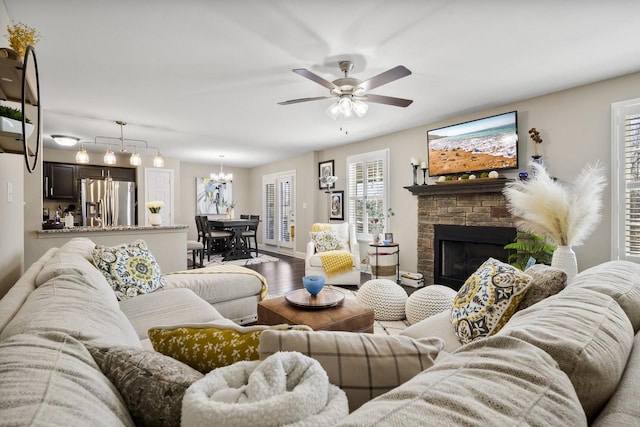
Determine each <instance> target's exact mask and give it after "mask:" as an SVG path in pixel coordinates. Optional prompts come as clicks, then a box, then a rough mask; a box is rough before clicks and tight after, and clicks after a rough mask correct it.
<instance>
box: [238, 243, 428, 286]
mask: <svg viewBox="0 0 640 427" xmlns="http://www.w3.org/2000/svg"><path fill="white" fill-rule="evenodd" d="M261 253H264V254H266V255H271V256H274V257H277V258H280V261H278V262H267V263H263V264H254V265H249V266H247V268H250V269H252V270H255V271H257V272H258V273H260V274H262V275H263V276H264V277H265V278H266V279H267V283H268V284H269V293H271V294H273V295H284V294H285V293H287V292H289V291H293V290H295V289H302V276H304V259H300V258H294V257H290V256H286V255H282V254H276V253H271V252H265V251H261ZM370 279H371V275H370V274H369V273H360V284H362V283H364V282H366V281H367V280H370ZM344 287H345V288H349V289H352V290H357V286H344ZM402 288H403V289H404V290H405V291H406V292H407V294H408V295H411V293H412V292H414V291H415V290H416V289H415V288H412V287H411V286H402Z"/></svg>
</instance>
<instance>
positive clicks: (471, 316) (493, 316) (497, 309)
mask: <svg viewBox="0 0 640 427" xmlns="http://www.w3.org/2000/svg"><path fill="white" fill-rule="evenodd" d="M530 284H531V276H527V275H526V274H524V273H522V272H521V271H520V270H518V269H517V268H515V267H513V266H511V265H509V264H505V263H504V262H501V261H498V260H497V259H493V258H489V259H488V260H487V261H485V262H484V263H483V264H482V265H481V266H480V267H478V269H477V270H476V271H475V273H473V274H472V275H471V276H470V277H469V278H468V279H467V280H466V281H465V282H464V284H463V285H462V287H461V288H460V290H459V291H458V294H457V295H456V297H455V298H454V299H453V307H452V308H451V322H452V325H453V328H454V329H455V331H456V334H457V335H458V337H459V338H460V341H462V342H463V343H465V344H466V343H469V342H471V341H473V340H475V339H478V338H482V337H486V336H489V335H493V334H495V333H496V332H498V331H499V330H500V328H502V326H503V325H504V324H505V323H507V321H508V320H509V318H511V316H512V315H513V313H515V312H516V310H517V309H518V304H519V303H520V300H522V298H523V297H524V295H525V293H526V291H527V289H528V288H529V286H530Z"/></svg>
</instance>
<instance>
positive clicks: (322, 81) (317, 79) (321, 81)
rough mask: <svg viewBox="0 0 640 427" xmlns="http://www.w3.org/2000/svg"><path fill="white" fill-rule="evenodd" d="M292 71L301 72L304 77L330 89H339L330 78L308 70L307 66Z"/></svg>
mask: <svg viewBox="0 0 640 427" xmlns="http://www.w3.org/2000/svg"><path fill="white" fill-rule="evenodd" d="M291 71H293V72H294V73H296V74H300V75H301V76H302V77H306V78H308V79H309V80H313V81H314V82H316V83H318V84H320V85H322V86H324V87H326V88H327V89H329V90H331V89H339V88H338V86H336V85H334V84H333V83H331V82H330V81H328V80H325V79H323V78H322V77H320V76H319V75H317V74H315V73H312V72H311V71H309V70H307V69H306V68H295V69H293V70H291Z"/></svg>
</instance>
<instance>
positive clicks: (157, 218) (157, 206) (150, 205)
mask: <svg viewBox="0 0 640 427" xmlns="http://www.w3.org/2000/svg"><path fill="white" fill-rule="evenodd" d="M144 206H145V207H146V208H147V209H149V212H150V214H149V224H151V225H153V226H158V225H161V224H162V216H161V215H160V210H161V209H162V208H163V207H164V202H162V201H160V200H154V201H151V202H147V203H145V205H144Z"/></svg>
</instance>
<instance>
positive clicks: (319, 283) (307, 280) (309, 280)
mask: <svg viewBox="0 0 640 427" xmlns="http://www.w3.org/2000/svg"><path fill="white" fill-rule="evenodd" d="M324 280H325V278H324V276H304V277H303V278H302V284H303V285H304V288H305V289H306V290H307V292H309V293H310V294H311V295H312V296H314V297H315V296H316V295H318V294H319V293H320V291H321V290H322V288H323V287H324Z"/></svg>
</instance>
